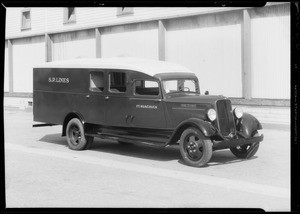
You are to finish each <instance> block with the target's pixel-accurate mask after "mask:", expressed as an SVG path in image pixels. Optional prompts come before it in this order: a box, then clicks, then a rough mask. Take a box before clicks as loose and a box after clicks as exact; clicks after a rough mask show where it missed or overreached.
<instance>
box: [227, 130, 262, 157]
mask: <svg viewBox="0 0 300 214" xmlns="http://www.w3.org/2000/svg"><path fill="white" fill-rule="evenodd" d="M257 136H259V134H258V132H257V131H256V132H254V133H253V134H252V137H257ZM258 148H259V142H254V143H251V144H245V145H243V146H238V147H234V148H230V151H231V152H232V154H234V155H235V156H236V157H237V158H242V159H248V158H251V157H253V156H254V155H255V154H256V152H257V150H258Z"/></svg>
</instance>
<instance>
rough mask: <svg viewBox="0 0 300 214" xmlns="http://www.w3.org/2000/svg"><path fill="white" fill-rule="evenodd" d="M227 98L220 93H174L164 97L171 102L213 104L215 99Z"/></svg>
mask: <svg viewBox="0 0 300 214" xmlns="http://www.w3.org/2000/svg"><path fill="white" fill-rule="evenodd" d="M220 99H227V98H226V97H224V96H222V95H201V94H189V95H186V94H176V95H171V96H169V97H167V98H166V100H165V101H166V102H172V103H195V104H202V103H203V104H204V103H205V104H212V105H214V104H215V102H216V101H217V100H220Z"/></svg>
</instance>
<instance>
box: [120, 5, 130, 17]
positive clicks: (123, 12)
mask: <svg viewBox="0 0 300 214" xmlns="http://www.w3.org/2000/svg"><path fill="white" fill-rule="evenodd" d="M129 14H133V7H118V8H117V16H123V15H129Z"/></svg>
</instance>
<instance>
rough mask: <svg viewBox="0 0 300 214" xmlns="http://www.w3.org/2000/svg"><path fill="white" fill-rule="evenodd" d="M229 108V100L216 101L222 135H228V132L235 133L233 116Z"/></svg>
mask: <svg viewBox="0 0 300 214" xmlns="http://www.w3.org/2000/svg"><path fill="white" fill-rule="evenodd" d="M231 110H232V108H231V102H230V100H218V101H217V115H218V123H219V130H220V132H221V134H222V135H223V136H228V135H229V134H230V133H232V134H235V125H234V118H233V114H232V112H231Z"/></svg>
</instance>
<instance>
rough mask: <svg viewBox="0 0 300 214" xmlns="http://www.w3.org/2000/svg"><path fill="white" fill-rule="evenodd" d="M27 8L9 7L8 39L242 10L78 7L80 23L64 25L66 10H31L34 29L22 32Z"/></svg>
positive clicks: (77, 14) (77, 21) (220, 8)
mask: <svg viewBox="0 0 300 214" xmlns="http://www.w3.org/2000/svg"><path fill="white" fill-rule="evenodd" d="M22 9H23V8H13V7H8V8H7V19H6V37H13V36H22V35H29V34H34V33H45V32H49V31H61V30H67V29H79V28H82V27H87V26H90V27H93V26H95V25H112V24H122V23H124V22H128V21H138V22H141V21H147V20H150V19H159V18H168V17H174V16H188V15H193V14H199V13H209V12H218V11H227V10H237V9H239V8H225V7H219V8H218V7H134V13H133V14H132V15H124V16H117V8H116V7H77V8H75V10H76V23H68V24H64V23H63V11H64V8H63V7H53V8H50V7H49V8H35V7H33V8H31V13H32V16H31V17H32V23H31V26H32V28H31V30H26V31H21V30H20V29H21V10H22Z"/></svg>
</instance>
